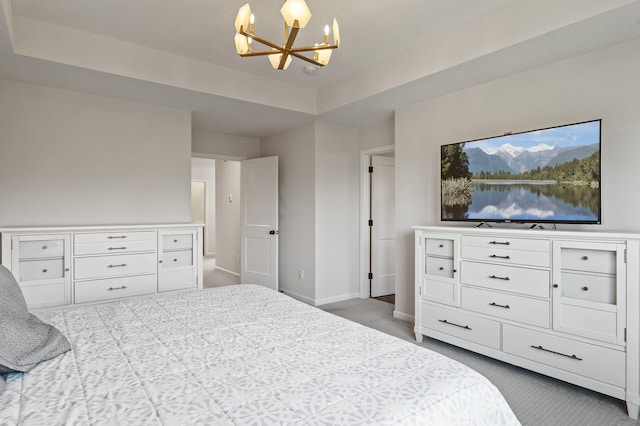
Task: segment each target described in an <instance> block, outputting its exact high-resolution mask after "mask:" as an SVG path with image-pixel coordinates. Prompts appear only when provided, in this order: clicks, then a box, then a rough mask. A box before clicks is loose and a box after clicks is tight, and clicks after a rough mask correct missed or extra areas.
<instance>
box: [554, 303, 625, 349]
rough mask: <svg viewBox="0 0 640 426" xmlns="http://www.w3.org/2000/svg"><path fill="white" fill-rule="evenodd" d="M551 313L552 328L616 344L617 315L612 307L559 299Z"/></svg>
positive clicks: (618, 331) (617, 331)
mask: <svg viewBox="0 0 640 426" xmlns="http://www.w3.org/2000/svg"><path fill="white" fill-rule="evenodd" d="M556 307H557V308H558V309H557V310H556V311H554V313H553V328H554V329H555V330H558V331H562V332H565V333H570V334H575V335H577V336H583V337H587V338H590V339H596V340H600V341H603V342H609V343H618V340H619V339H618V336H619V334H618V333H623V331H622V330H618V313H617V311H616V307H615V306H612V305H605V304H596V303H593V302H591V303H590V302H586V301H581V300H576V299H569V298H566V297H562V298H560V301H559V303H558V304H557V305H556Z"/></svg>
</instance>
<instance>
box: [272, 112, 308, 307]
mask: <svg viewBox="0 0 640 426" xmlns="http://www.w3.org/2000/svg"><path fill="white" fill-rule="evenodd" d="M261 145H262V148H261V149H262V152H261V153H262V156H264V157H268V156H272V155H277V156H278V157H279V158H278V164H279V172H278V181H279V198H280V202H279V206H278V210H279V212H278V213H279V225H278V226H279V230H280V234H279V253H280V255H279V262H278V274H279V288H280V289H281V290H283V291H284V292H285V293H287V294H290V295H292V296H295V297H297V298H299V299H302V300H304V301H306V302H309V303H313V301H314V300H315V273H316V272H315V271H316V260H315V220H316V214H315V160H314V158H315V148H314V145H315V126H314V124H309V125H306V126H303V127H299V128H297V129H293V130H289V131H286V132H283V133H280V134H276V135H273V136H270V137H267V138H265V139H263V140H262V141H261ZM300 269H302V270H303V271H304V279H302V280H301V279H299V278H298V270H300Z"/></svg>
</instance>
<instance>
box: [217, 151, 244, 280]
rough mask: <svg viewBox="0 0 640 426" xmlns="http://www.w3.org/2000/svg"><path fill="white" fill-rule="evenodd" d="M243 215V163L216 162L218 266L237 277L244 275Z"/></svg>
mask: <svg viewBox="0 0 640 426" xmlns="http://www.w3.org/2000/svg"><path fill="white" fill-rule="evenodd" d="M229 196H231V200H229ZM240 214H241V210H240V162H239V161H227V160H216V266H217V267H220V268H222V269H225V270H227V271H230V272H234V273H236V274H240V225H241V223H240V222H241V221H240V219H241V218H240Z"/></svg>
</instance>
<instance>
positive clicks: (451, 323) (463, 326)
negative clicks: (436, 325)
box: [438, 319, 472, 330]
mask: <svg viewBox="0 0 640 426" xmlns="http://www.w3.org/2000/svg"><path fill="white" fill-rule="evenodd" d="M438 321H440V322H443V323H445V324H449V325H455V326H456V327H460V328H464V329H465V330H471V329H472V328H471V327H469V326H468V325H460V324H456V323H453V322H449V321H447V320H446V319H444V320H438Z"/></svg>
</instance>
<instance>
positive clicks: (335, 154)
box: [315, 122, 360, 305]
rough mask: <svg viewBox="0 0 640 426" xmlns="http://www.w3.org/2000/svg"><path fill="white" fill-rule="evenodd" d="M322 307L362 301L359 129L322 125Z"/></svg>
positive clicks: (318, 161) (318, 139) (318, 200)
mask: <svg viewBox="0 0 640 426" xmlns="http://www.w3.org/2000/svg"><path fill="white" fill-rule="evenodd" d="M315 134H316V136H315V170H316V173H315V206H316V211H315V216H316V223H315V229H316V231H315V232H316V237H315V243H316V290H315V298H316V304H318V305H322V304H325V303H331V302H334V301H339V300H346V299H352V298H355V297H359V295H360V285H359V280H358V272H359V227H358V223H359V221H358V217H359V182H360V181H359V179H358V177H359V174H360V173H359V171H360V149H359V142H358V130H357V129H356V128H351V127H344V126H335V125H331V124H327V123H322V122H316V132H315Z"/></svg>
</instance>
